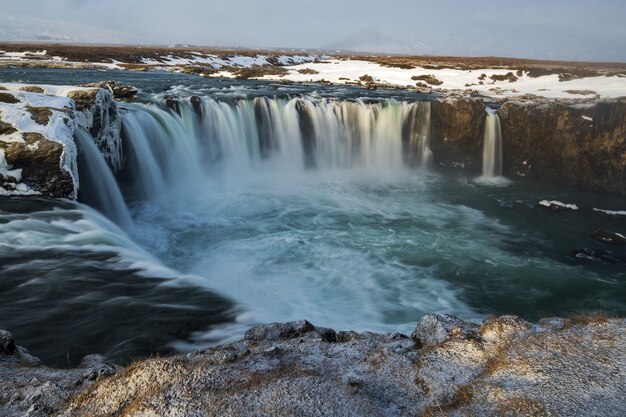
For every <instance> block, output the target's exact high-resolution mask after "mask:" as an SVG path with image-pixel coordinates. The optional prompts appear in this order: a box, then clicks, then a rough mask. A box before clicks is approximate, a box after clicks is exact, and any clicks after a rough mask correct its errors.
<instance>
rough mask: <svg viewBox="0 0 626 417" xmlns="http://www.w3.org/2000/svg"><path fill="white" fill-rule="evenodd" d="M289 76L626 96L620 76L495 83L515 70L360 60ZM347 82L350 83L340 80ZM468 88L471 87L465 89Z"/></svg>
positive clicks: (313, 65) (508, 93)
mask: <svg viewBox="0 0 626 417" xmlns="http://www.w3.org/2000/svg"><path fill="white" fill-rule="evenodd" d="M286 68H287V69H288V70H289V73H288V74H287V75H286V76H284V77H280V78H281V79H283V80H289V81H295V82H308V81H313V82H315V81H320V80H322V79H324V80H327V81H330V82H332V83H337V84H345V83H346V82H356V81H358V79H359V77H361V76H363V75H366V74H367V75H370V76H371V77H372V78H373V79H374V81H375V82H376V83H381V84H390V85H394V86H403V87H415V84H416V82H417V81H414V80H412V79H411V77H412V76H420V75H432V76H434V77H435V78H437V79H438V80H440V81H442V82H443V84H441V85H439V86H432V87H433V88H435V89H440V90H443V91H450V90H466V89H471V90H476V91H479V92H480V93H481V94H483V95H485V96H489V97H517V96H522V95H525V94H534V95H537V96H541V97H546V98H590V97H593V96H594V95H593V94H591V95H589V94H573V93H572V92H567V91H578V92H580V93H584V92H585V90H588V91H593V92H594V93H595V94H597V95H599V96H601V97H610V98H614V97H624V96H626V78H623V77H619V76H611V77H605V76H597V77H586V78H579V79H574V80H570V81H559V77H558V75H557V74H552V75H544V76H541V77H536V78H533V77H529V76H528V75H527V73H524V74H523V75H522V76H521V77H518V80H517V81H515V82H509V81H508V80H504V81H493V80H491V79H490V78H489V77H490V76H492V75H506V74H508V73H509V72H513V73H515V70H514V69H494V68H485V69H474V70H460V69H450V68H442V69H426V68H422V67H417V68H414V69H403V68H393V67H384V66H382V65H380V64H377V63H374V62H368V61H358V60H339V59H330V60H327V61H325V62H310V63H304V64H298V65H291V66H288V67H286ZM304 68H310V69H313V70H315V71H318V74H300V73H299V72H298V70H301V69H304ZM482 74H485V75H486V76H487V77H486V78H485V79H484V81H483V83H484V84H483V85H480V84H479V82H480V80H479V79H478V78H479V77H480V76H481V75H482ZM263 78H264V79H278V76H275V75H266V76H264V77H263ZM340 78H348V79H349V80H340ZM466 85H468V86H466Z"/></svg>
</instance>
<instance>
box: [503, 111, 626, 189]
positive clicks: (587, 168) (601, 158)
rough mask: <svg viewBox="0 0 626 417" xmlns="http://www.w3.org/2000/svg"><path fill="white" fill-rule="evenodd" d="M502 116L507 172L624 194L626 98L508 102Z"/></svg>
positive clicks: (504, 164) (625, 180)
mask: <svg viewBox="0 0 626 417" xmlns="http://www.w3.org/2000/svg"><path fill="white" fill-rule="evenodd" d="M498 114H499V115H500V122H501V125H502V138H503V142H504V143H503V148H502V152H503V155H502V157H503V168H504V174H505V175H525V176H530V177H534V178H538V179H541V180H545V181H548V182H552V183H556V184H562V185H570V186H578V187H582V188H586V189H589V190H597V191H605V192H615V193H621V194H626V141H625V140H624V138H625V137H626V100H614V101H600V102H596V103H592V104H590V105H586V106H569V105H565V104H563V103H558V102H541V101H540V100H533V101H530V102H528V101H527V102H523V101H519V102H518V101H508V102H506V103H504V104H503V105H502V107H500V109H499V110H498ZM583 116H584V117H585V118H584V117H583ZM588 119H592V122H591V123H590V121H589V120H588Z"/></svg>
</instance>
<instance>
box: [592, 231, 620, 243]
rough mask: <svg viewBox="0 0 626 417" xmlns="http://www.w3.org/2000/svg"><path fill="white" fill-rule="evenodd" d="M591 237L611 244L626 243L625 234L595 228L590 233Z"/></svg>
mask: <svg viewBox="0 0 626 417" xmlns="http://www.w3.org/2000/svg"><path fill="white" fill-rule="evenodd" d="M591 238H592V239H593V240H597V241H598V242H603V243H610V244H612V245H626V236H624V235H622V234H620V233H615V232H607V231H605V230H597V231H595V232H594V233H593V234H592V235H591Z"/></svg>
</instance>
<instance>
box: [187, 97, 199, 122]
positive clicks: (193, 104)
mask: <svg viewBox="0 0 626 417" xmlns="http://www.w3.org/2000/svg"><path fill="white" fill-rule="evenodd" d="M189 102H190V103H191V107H192V108H193V111H194V112H195V113H196V114H197V115H198V117H202V100H201V99H200V97H198V96H191V97H189Z"/></svg>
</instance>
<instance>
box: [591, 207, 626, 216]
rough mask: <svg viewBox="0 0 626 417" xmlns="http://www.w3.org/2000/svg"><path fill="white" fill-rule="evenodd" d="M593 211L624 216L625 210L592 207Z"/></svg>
mask: <svg viewBox="0 0 626 417" xmlns="http://www.w3.org/2000/svg"><path fill="white" fill-rule="evenodd" d="M593 211H597V212H600V213H604V214H610V215H612V216H626V210H617V211H616V210H603V209H599V208H595V207H594V208H593Z"/></svg>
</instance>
